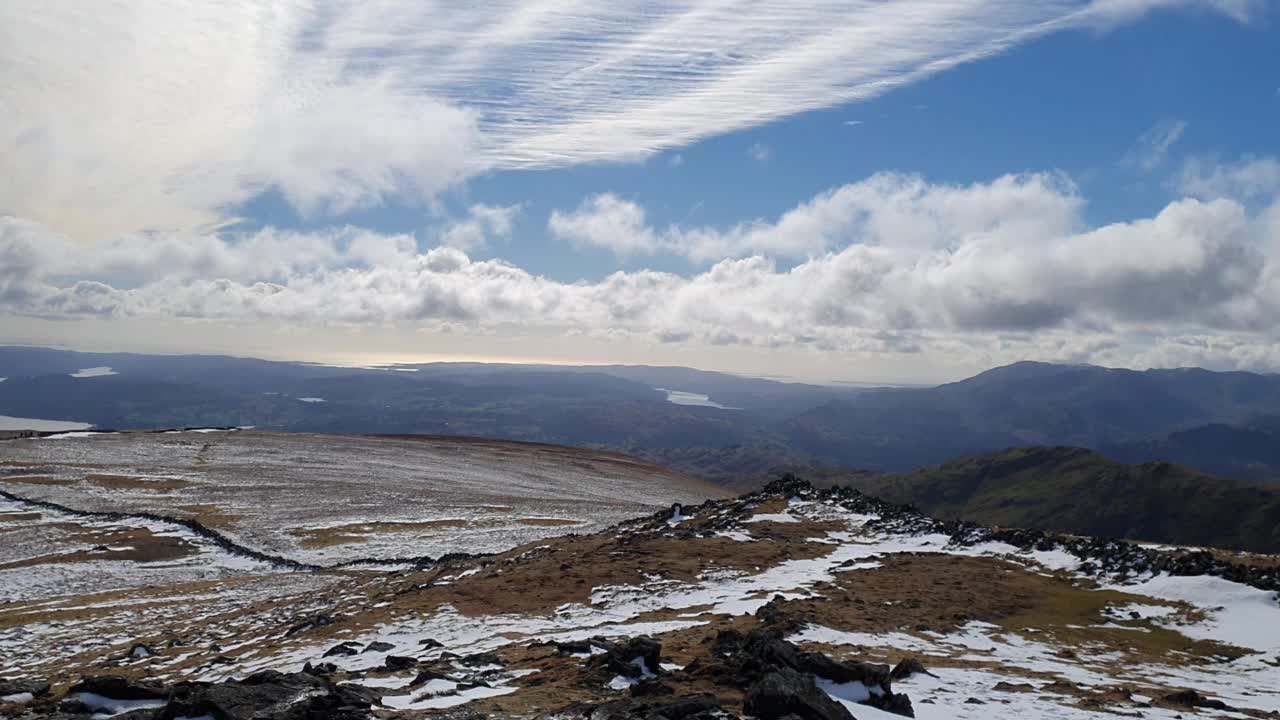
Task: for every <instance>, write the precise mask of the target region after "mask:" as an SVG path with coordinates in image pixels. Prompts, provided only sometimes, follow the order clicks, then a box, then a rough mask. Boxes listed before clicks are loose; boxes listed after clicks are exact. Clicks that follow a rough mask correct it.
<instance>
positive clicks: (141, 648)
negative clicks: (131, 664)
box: [126, 643, 156, 660]
mask: <svg viewBox="0 0 1280 720" xmlns="http://www.w3.org/2000/svg"><path fill="white" fill-rule="evenodd" d="M155 654H156V651H155V650H153V649H151V647H150V646H149V645H144V644H142V643H136V644H135V645H134V646H133V647H131V648H129V654H128V655H127V656H126V657H128V659H130V660H141V659H143V658H149V657H154V656H155Z"/></svg>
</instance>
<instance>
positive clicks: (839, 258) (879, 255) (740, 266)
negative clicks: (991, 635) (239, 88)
mask: <svg viewBox="0 0 1280 720" xmlns="http://www.w3.org/2000/svg"><path fill="white" fill-rule="evenodd" d="M1224 172H1226V171H1224ZM1083 207H1084V200H1083V199H1082V198H1081V196H1080V195H1079V193H1078V191H1077V189H1076V187H1075V186H1074V185H1073V184H1072V183H1071V182H1070V181H1069V180H1068V179H1066V178H1063V177H1060V176H1056V175H1045V174H1031V175H1010V176H1004V177H1000V178H997V179H995V180H993V181H991V182H986V183H975V184H972V185H964V186H951V185H935V184H931V183H929V182H927V181H925V180H923V179H921V178H918V177H913V176H902V175H889V174H882V175H877V176H873V177H871V178H868V179H867V180H864V181H862V182H859V183H854V184H851V185H846V186H842V187H839V188H835V189H833V190H831V191H828V192H825V193H822V194H820V195H819V196H817V197H815V198H812V199H811V200H809V201H807V202H805V203H802V204H801V205H799V206H797V207H796V208H794V209H792V210H791V211H789V212H787V213H785V214H784V215H782V216H781V217H780V218H777V219H776V220H773V221H765V220H761V221H758V222H755V223H750V224H747V225H744V226H742V227H731V228H727V229H721V230H716V229H713V228H694V229H688V228H680V227H670V228H666V229H663V230H656V229H653V228H650V227H649V226H648V225H647V224H646V223H645V221H644V214H643V211H642V209H640V208H639V207H638V206H635V205H634V204H632V203H628V202H626V201H623V200H620V199H618V198H616V197H614V196H608V195H606V196H597V197H594V198H590V199H588V200H587V201H586V202H585V203H584V205H583V206H582V207H579V208H577V209H576V210H570V211H567V212H557V213H554V214H553V215H551V217H550V219H549V223H550V225H551V227H552V228H553V229H556V230H557V232H560V233H561V234H563V235H566V236H570V237H571V236H573V234H574V233H578V234H579V236H580V237H579V240H580V241H584V242H590V241H591V238H597V239H598V238H603V237H606V236H607V234H606V231H615V232H619V233H621V235H622V237H621V239H619V240H618V241H617V243H618V244H617V245H616V246H611V247H615V249H618V250H619V251H624V252H649V251H656V250H655V248H658V249H660V248H664V247H670V248H681V247H685V248H689V249H690V250H689V251H690V254H691V255H692V256H695V257H698V256H702V255H700V254H705V257H708V258H709V257H714V256H715V254H716V253H722V252H723V253H728V254H729V255H730V256H731V257H729V259H722V260H720V261H718V262H714V263H712V264H710V265H709V266H708V267H706V268H705V269H704V270H703V271H700V272H697V273H695V274H693V275H691V276H688V277H685V276H680V275H676V274H671V273H665V272H656V271H634V272H616V273H613V274H611V275H608V276H606V277H604V278H601V279H598V280H594V281H580V282H561V281H556V280H552V279H548V278H545V277H541V276H537V275H534V274H532V273H530V272H528V271H526V270H524V269H521V268H519V267H517V266H514V265H511V264H509V263H505V262H502V261H499V260H475V259H472V258H471V257H470V256H468V255H467V254H466V253H465V252H463V251H462V250H459V249H457V248H456V247H447V246H443V245H441V246H437V247H433V248H431V249H427V250H420V249H419V246H418V243H417V242H416V240H415V239H414V238H412V237H410V236H389V235H380V234H376V233H370V232H366V231H361V230H356V229H346V230H341V231H333V232H328V233H284V232H280V231H274V230H264V231H262V232H258V233H254V234H247V235H232V236H218V235H196V236H176V235H169V234H150V235H146V236H139V235H125V236H121V237H119V238H117V239H115V240H113V241H111V242H109V243H107V244H105V245H103V246H102V248H103V252H100V253H92V254H87V253H82V252H78V249H77V246H76V244H75V243H73V242H72V241H69V240H66V239H65V238H61V237H59V236H57V235H56V234H55V233H53V232H52V231H50V230H49V229H47V228H45V227H43V226H40V225H37V224H34V223H31V222H29V221H20V220H16V219H7V220H4V221H2V222H0V303H2V307H3V310H4V311H5V312H7V313H11V314H22V315H29V316H37V317H52V318H68V317H129V318H170V319H171V318H192V319H202V320H218V321H234V322H254V321H271V322H280V323H289V324H298V325H306V326H331V325H342V324H360V325H376V326H393V327H403V328H417V329H422V328H426V329H433V328H436V329H438V328H442V327H448V328H453V329H457V328H462V329H464V330H469V331H471V332H477V333H483V332H491V331H496V330H501V331H504V332H516V333H519V332H534V333H559V334H563V333H581V334H587V335H599V336H628V337H633V338H643V339H649V340H654V341H660V342H679V343H696V344H703V345H707V346H714V345H736V346H745V347H755V348H778V347H787V348H793V349H794V348H806V347H807V348H814V349H818V350H826V351H841V352H850V353H866V354H880V355H884V354H895V353H915V352H921V351H927V352H939V353H968V354H970V355H972V354H974V353H981V354H983V355H984V356H988V357H999V356H1006V355H1007V356H1027V355H1034V356H1038V357H1046V358H1049V359H1069V360H1093V361H1107V360H1110V361H1112V362H1114V361H1115V360H1116V359H1117V357H1120V356H1119V355H1115V356H1113V355H1110V354H1109V353H1113V352H1119V351H1117V348H1121V347H1123V348H1125V350H1124V354H1123V358H1124V360H1125V362H1126V364H1132V363H1134V362H1139V363H1140V362H1144V361H1145V362H1148V363H1150V364H1169V363H1178V362H1197V363H1201V364H1209V365H1212V366H1227V367H1248V368H1275V367H1280V351H1277V346H1278V343H1280V202H1278V201H1276V200H1275V198H1274V197H1273V198H1272V200H1271V201H1270V203H1269V204H1263V205H1262V206H1261V207H1260V208H1258V209H1253V208H1251V207H1249V206H1246V205H1244V204H1242V203H1241V202H1239V201H1237V200H1233V199H1228V198H1225V197H1216V198H1212V199H1196V198H1190V197H1188V198H1185V199H1181V200H1178V201H1175V202H1172V203H1170V204H1169V205H1167V206H1166V207H1165V208H1163V209H1162V210H1161V211H1160V212H1159V213H1157V214H1156V215H1154V216H1152V217H1146V218H1139V219H1135V220H1133V221H1130V222H1124V223H1115V224H1111V225H1106V226H1102V227H1095V228H1088V227H1085V226H1084V223H1083V221H1082V218H1081V216H1082V212H1083ZM485 212H486V210H483V209H482V210H481V211H480V213H479V215H478V217H482V218H483V217H486V216H485ZM628 234H629V235H628ZM681 243H684V244H683V245H682V244H681ZM144 247H145V248H146V250H145V251H144ZM156 248H159V251H157V250H156ZM699 248H706V249H705V251H704V250H699ZM784 256H785V257H792V258H796V262H794V263H790V264H783V263H780V262H779V258H781V257H784ZM211 278H217V279H211ZM1135 348H1136V350H1135Z"/></svg>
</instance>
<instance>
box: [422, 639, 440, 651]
mask: <svg viewBox="0 0 1280 720" xmlns="http://www.w3.org/2000/svg"><path fill="white" fill-rule="evenodd" d="M418 647H421V648H426V649H427V650H430V649H432V648H442V647H444V644H443V643H441V642H440V641H438V640H432V639H431V638H423V639H421V640H419V641H418Z"/></svg>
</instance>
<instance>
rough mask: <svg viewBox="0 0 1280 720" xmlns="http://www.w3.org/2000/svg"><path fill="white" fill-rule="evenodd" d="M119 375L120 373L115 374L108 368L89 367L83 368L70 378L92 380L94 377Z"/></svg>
mask: <svg viewBox="0 0 1280 720" xmlns="http://www.w3.org/2000/svg"><path fill="white" fill-rule="evenodd" d="M119 374H120V373H118V372H116V371H115V370H112V369H111V368H109V367H91V368H84V369H83V370H77V371H76V372H73V373H71V377H73V378H94V377H106V376H107V375H119Z"/></svg>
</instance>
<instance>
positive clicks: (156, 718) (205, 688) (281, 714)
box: [0, 670, 380, 720]
mask: <svg viewBox="0 0 1280 720" xmlns="http://www.w3.org/2000/svg"><path fill="white" fill-rule="evenodd" d="M3 687H5V686H4V685H2V684H0V688H3ZM379 699H380V695H379V694H378V693H377V692H375V691H373V690H370V689H368V688H364V687H360V686H358V685H352V684H348V683H344V684H342V685H337V684H335V683H333V682H332V681H330V680H329V679H328V678H326V677H324V676H322V675H319V674H313V673H306V672H300V673H291V674H286V673H281V672H277V671H274V670H264V671H262V672H258V673H255V674H253V675H250V676H249V677H247V678H244V679H243V680H239V681H237V680H227V681H225V682H220V683H206V682H181V683H178V684H176V685H173V686H172V687H168V688H165V687H161V686H159V685H156V684H154V683H147V682H138V681H134V680H129V679H126V678H123V677H117V676H101V677H91V678H85V679H84V680H82V681H80V682H79V683H77V684H75V685H73V686H72V687H71V688H70V689H69V690H68V691H67V693H66V696H65V698H64V699H63V701H62V703H61V704H60V705H59V706H58V707H57V711H56V714H54V713H53V712H52V711H53V708H52V707H49V708H45V709H46V710H49V711H50V712H43V713H42V712H41V708H36V712H37V713H41V714H43V715H45V716H50V717H64V718H80V717H86V718H87V717H91V716H93V715H94V713H95V712H100V711H101V709H102V708H104V707H106V708H109V710H108V712H112V711H117V712H118V711H121V710H127V713H126V714H117V715H115V717H118V718H125V717H127V718H129V720H176V719H177V718H195V717H213V718H218V720H313V719H317V718H332V719H334V720H365V719H366V718H370V717H372V715H371V713H370V710H371V708H372V707H373V706H374V705H375V704H377V703H378V702H379Z"/></svg>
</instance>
